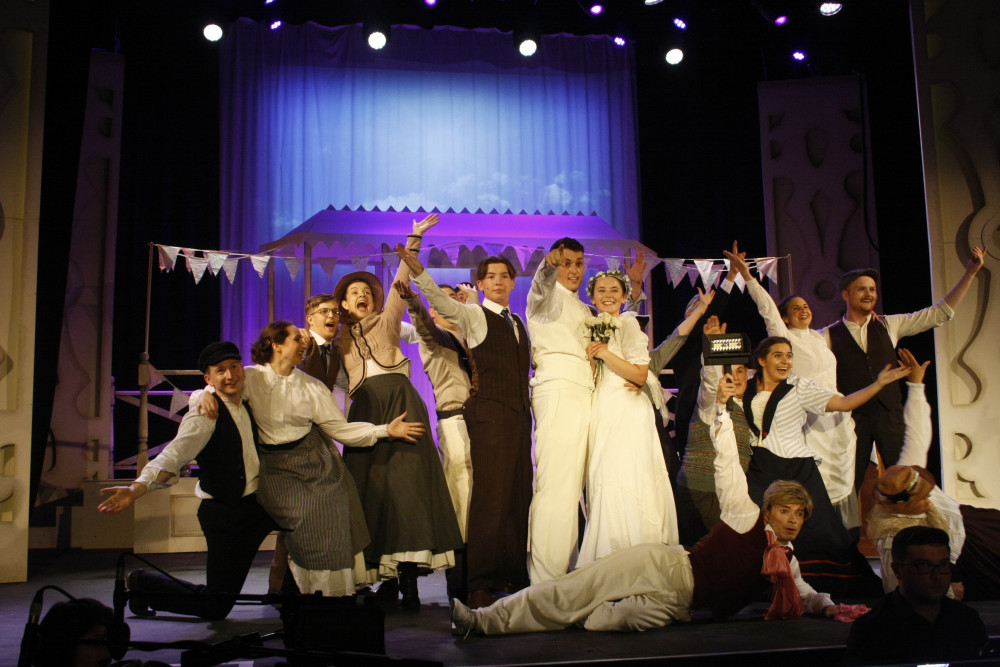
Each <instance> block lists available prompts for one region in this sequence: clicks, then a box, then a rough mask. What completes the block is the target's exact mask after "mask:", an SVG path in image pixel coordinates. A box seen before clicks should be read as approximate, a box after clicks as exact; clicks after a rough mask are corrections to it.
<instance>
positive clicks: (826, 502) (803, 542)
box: [747, 447, 882, 598]
mask: <svg viewBox="0 0 1000 667" xmlns="http://www.w3.org/2000/svg"><path fill="white" fill-rule="evenodd" d="M779 479H781V480H787V481H794V482H798V483H799V484H801V485H802V486H804V487H805V488H806V491H808V492H809V495H810V496H811V497H812V501H813V513H812V515H811V516H810V517H809V518H808V519H807V520H806V522H805V523H804V524H802V530H801V531H800V532H799V536H798V537H797V538H796V539H795V542H794V547H795V557H796V558H797V559H798V561H799V567H800V568H801V569H802V578H803V579H805V580H806V582H807V583H808V584H809V585H810V586H812V587H813V588H815V589H816V590H817V591H820V592H823V593H829V594H830V595H832V596H833V597H835V598H837V597H879V596H881V595H882V583H881V579H879V577H878V575H876V574H875V572H874V571H872V568H871V565H869V564H868V560H867V559H866V558H865V557H864V556H863V555H861V552H859V551H858V545H857V542H856V541H854V540H853V539H851V535H850V533H848V532H847V529H846V528H845V527H844V522H843V521H841V519H840V515H839V514H838V513H837V511H836V510H835V509H834V507H833V504H832V503H831V502H830V496H829V495H828V494H827V492H826V486H825V485H824V484H823V478H822V477H821V476H820V474H819V468H817V467H816V461H815V460H814V459H811V458H797V459H786V458H782V457H780V456H777V455H775V454H774V453H772V452H770V451H769V450H767V449H764V448H762V447H754V449H753V458H751V459H750V468H749V470H747V483H748V485H749V487H750V497H751V498H753V501H754V502H755V503H757V504H758V505H759V506H760V507H761V509H763V508H764V491H766V490H767V487H768V486H769V485H770V484H771V482H773V481H775V480H779Z"/></svg>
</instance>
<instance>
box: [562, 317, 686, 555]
mask: <svg viewBox="0 0 1000 667" xmlns="http://www.w3.org/2000/svg"><path fill="white" fill-rule="evenodd" d="M619 319H620V321H621V326H620V327H619V328H618V329H617V330H615V332H614V333H613V335H612V337H611V340H610V341H608V349H609V350H610V351H611V352H613V353H615V354H617V355H618V356H620V357H621V358H623V359H625V360H626V361H628V362H629V363H633V364H648V363H649V352H648V349H647V338H646V335H645V334H644V333H642V331H641V330H640V328H639V324H638V322H637V321H636V318H635V314H634V313H623V314H622V315H621V317H620V318H619ZM596 384H597V386H596V389H595V390H594V395H593V399H592V400H593V408H592V413H591V421H590V439H589V442H588V457H587V459H588V460H587V528H586V530H585V531H584V535H583V544H582V546H581V547H580V555H579V558H578V559H577V567H580V566H583V565H586V564H587V563H590V562H593V561H594V560H597V559H598V558H601V557H602V556H606V555H608V554H610V553H613V552H615V551H621V550H622V549H625V548H627V547H631V546H635V545H637V544H649V543H654V544H677V543H678V537H677V511H676V510H675V509H674V496H673V490H672V489H671V487H670V479H669V477H668V476H667V467H666V464H665V463H664V461H663V453H662V450H661V449H660V439H659V436H658V435H657V433H656V422H655V421H654V417H653V406H652V404H651V403H650V401H649V399H648V398H646V396H645V395H643V394H641V393H639V394H637V393H634V392H632V391H629V390H628V389H626V388H625V379H624V378H622V377H621V376H619V375H618V374H616V373H615V372H614V371H612V370H611V369H610V368H609V367H608V366H607V365H604V367H603V369H602V371H601V376H600V377H599V378H598V380H597V383H596Z"/></svg>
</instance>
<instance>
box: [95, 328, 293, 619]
mask: <svg viewBox="0 0 1000 667" xmlns="http://www.w3.org/2000/svg"><path fill="white" fill-rule="evenodd" d="M198 368H199V369H200V370H201V371H202V373H204V374H205V383H206V384H209V385H211V386H213V387H214V388H215V395H216V396H217V397H218V398H220V399H221V400H222V404H223V405H225V406H226V408H227V409H225V410H221V409H220V410H219V417H218V420H215V419H209V418H208V417H206V416H205V415H204V414H203V413H196V412H194V411H190V412H188V413H187V414H186V415H184V419H183V420H182V421H181V425H180V427H179V428H178V429H177V437H176V438H174V439H173V440H172V441H171V442H170V444H168V445H167V446H166V448H164V450H163V451H162V452H160V454H159V456H157V457H156V458H155V459H153V460H152V461H150V462H149V463H148V464H147V465H146V467H145V468H143V470H142V472H141V473H140V475H139V477H138V478H137V479H136V480H135V481H134V482H132V484H130V485H129V486H113V487H110V488H107V489H102V492H103V493H107V494H110V495H111V497H110V498H107V499H106V500H105V501H104V502H102V503H101V504H100V505H99V506H98V509H99V510H100V511H101V512H107V513H111V514H114V513H116V512H120V511H122V510H124V509H126V508H127V507H129V506H131V505H132V503H134V502H135V501H136V500H137V499H138V498H140V497H142V496H143V495H144V494H145V493H146V492H147V491H149V490H154V491H155V490H157V489H162V488H166V487H167V482H168V481H169V480H170V479H171V478H174V477H176V476H177V475H178V473H179V471H180V469H181V467H183V466H184V465H186V464H187V463H189V462H190V461H192V460H194V459H197V460H198V467H199V470H200V476H199V478H198V484H197V486H196V487H195V495H197V496H198V497H199V498H201V505H200V506H199V508H198V521H199V523H200V524H201V529H202V531H203V532H204V534H205V541H206V543H207V556H208V562H207V566H206V572H205V580H206V583H205V584H192V583H190V582H187V581H182V580H179V579H171V578H169V577H165V576H162V575H159V574H152V573H149V572H144V571H143V570H135V571H133V572H130V573H129V575H128V588H129V609H131V610H132V613H134V614H135V615H136V616H152V615H154V614H155V612H156V611H157V610H162V611H170V612H173V613H176V614H186V615H192V616H199V617H201V618H204V619H211V620H217V619H222V618H225V617H226V616H227V615H228V614H229V611H230V610H231V609H232V608H233V604H234V600H233V599H227V598H226V594H228V595H238V594H239V593H240V591H241V590H242V589H243V583H244V582H245V581H246V578H247V574H248V573H249V572H250V566H251V565H253V559H254V556H256V554H257V550H258V549H259V548H260V544H261V542H263V541H264V538H265V537H267V536H268V534H269V533H271V531H273V530H277V529H278V526H277V524H275V522H274V521H273V520H272V519H271V517H270V516H268V514H267V513H266V512H265V511H264V510H263V508H261V507H260V505H258V504H257V477H258V471H259V462H258V459H257V426H256V424H255V423H254V421H253V416H252V415H251V414H250V408H249V406H247V405H244V404H243V400H242V398H241V393H242V391H243V380H244V374H243V362H242V361H241V358H240V351H239V349H238V348H237V347H236V345H234V344H233V343H230V342H228V341H223V342H218V343H211V344H210V345H208V346H207V347H205V349H204V350H202V351H201V355H200V356H199V357H198ZM147 593H149V594H152V595H150V596H149V597H147V596H146V595H145V594H147Z"/></svg>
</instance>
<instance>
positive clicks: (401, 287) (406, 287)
mask: <svg viewBox="0 0 1000 667" xmlns="http://www.w3.org/2000/svg"><path fill="white" fill-rule="evenodd" d="M392 288H393V289H394V290H396V292H397V293H398V294H399V297H400V298H401V299H405V300H407V301H409V300H410V299H412V298H413V297H415V296H416V294H414V293H413V290H411V289H410V284H409V283H407V282H404V281H402V280H397V281H396V282H394V283H393V284H392Z"/></svg>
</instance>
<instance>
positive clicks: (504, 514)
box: [397, 247, 576, 607]
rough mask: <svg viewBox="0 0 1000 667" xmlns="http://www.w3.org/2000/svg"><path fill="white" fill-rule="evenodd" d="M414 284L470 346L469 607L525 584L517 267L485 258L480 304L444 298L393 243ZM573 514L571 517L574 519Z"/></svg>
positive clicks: (524, 411) (524, 368)
mask: <svg viewBox="0 0 1000 667" xmlns="http://www.w3.org/2000/svg"><path fill="white" fill-rule="evenodd" d="M397 252H399V255H400V258H401V259H402V261H403V262H404V263H406V264H407V265H408V266H409V267H410V268H411V270H412V273H413V281H414V283H415V284H416V286H417V287H418V288H419V289H420V290H421V291H422V292H423V293H424V295H425V296H426V297H427V301H428V302H429V303H430V304H431V305H432V306H434V308H435V311H436V312H437V313H439V314H440V315H441V317H443V318H445V319H446V320H448V321H450V322H453V323H455V324H456V325H457V326H458V327H459V329H460V330H461V331H462V333H463V334H464V335H465V340H466V343H467V344H468V346H469V353H470V354H469V357H470V366H471V373H472V387H471V389H470V391H469V399H468V400H467V401H466V403H465V408H464V411H463V414H464V417H465V423H466V426H467V427H468V430H469V440H470V453H471V457H472V477H473V484H472V497H471V500H470V503H469V532H468V540H469V541H468V547H467V548H468V551H467V555H468V582H469V604H470V605H471V606H473V607H481V606H486V605H489V604H492V603H493V600H494V597H495V596H496V595H502V594H504V593H509V592H513V591H515V590H520V589H521V588H524V587H525V586H526V585H527V584H528V571H527V554H526V552H527V540H528V507H529V505H530V503H531V412H530V411H529V397H528V373H529V369H530V356H529V350H530V345H529V342H528V332H527V330H526V329H525V327H524V324H523V323H522V322H521V319H520V318H519V317H518V316H517V315H516V314H512V313H511V312H510V293H511V291H512V290H513V289H514V281H515V277H516V272H515V270H514V266H513V265H512V264H511V262H510V261H509V260H507V259H506V258H503V257H487V258H485V259H483V260H482V261H481V262H480V263H479V266H478V267H477V269H476V277H477V286H478V288H479V289H480V290H481V291H482V292H483V302H482V304H481V305H480V304H477V303H467V304H461V303H458V302H456V301H453V300H452V299H449V298H448V297H447V296H446V295H445V293H444V292H442V291H441V290H440V289H439V288H438V287H437V286H436V285H435V284H434V281H433V279H432V278H431V277H430V275H428V273H427V272H426V271H424V268H423V266H421V265H420V262H419V260H418V259H417V257H416V255H415V254H414V253H412V252H408V251H406V250H404V249H403V248H401V247H397ZM575 519H576V516H575V515H573V520H574V521H575Z"/></svg>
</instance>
